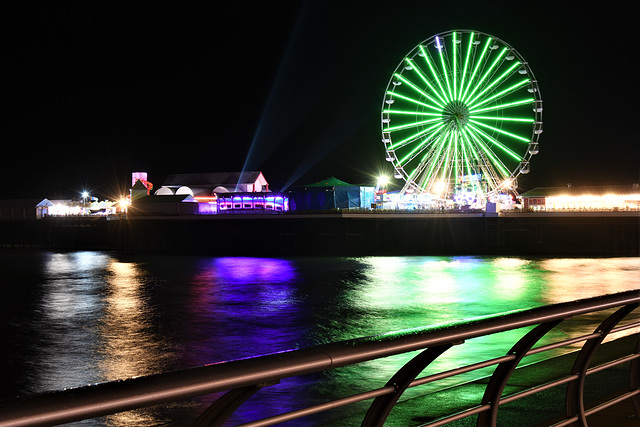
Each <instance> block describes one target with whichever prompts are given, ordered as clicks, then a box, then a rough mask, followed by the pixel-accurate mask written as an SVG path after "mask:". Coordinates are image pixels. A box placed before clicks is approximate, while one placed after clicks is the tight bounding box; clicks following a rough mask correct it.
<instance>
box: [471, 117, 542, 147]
mask: <svg viewBox="0 0 640 427" xmlns="http://www.w3.org/2000/svg"><path fill="white" fill-rule="evenodd" d="M469 122H470V123H474V124H476V125H478V126H482V127H483V128H486V129H491V130H492V131H494V132H498V133H500V134H502V135H505V136H508V137H511V138H513V139H516V140H518V141H522V142H526V143H527V144H528V143H529V142H530V141H531V140H530V139H529V138H524V137H522V136H520V135H516V134H515V133H513V132H507V131H506V130H502V129H498V128H497V127H495V126H490V125H488V124H486V123H482V122H480V121H478V120H471V119H470V120H469Z"/></svg>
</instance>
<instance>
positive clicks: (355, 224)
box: [0, 212, 640, 256]
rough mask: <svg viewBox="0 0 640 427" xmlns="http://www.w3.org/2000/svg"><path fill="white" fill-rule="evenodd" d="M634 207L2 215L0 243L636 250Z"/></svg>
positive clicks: (554, 252)
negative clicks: (114, 216) (118, 216)
mask: <svg viewBox="0 0 640 427" xmlns="http://www.w3.org/2000/svg"><path fill="white" fill-rule="evenodd" d="M639 241H640V213H638V212H604V213H587V212H585V213H567V214H560V213H557V214H552V213H530V214H528V213H519V214H510V215H509V214H506V215H505V214H501V215H499V216H485V215H484V214H482V213H479V214H416V213H397V214H384V213H327V214H306V215H305V214H282V215H219V216H207V217H205V216H185V217H130V218H128V219H127V218H122V219H119V220H107V219H106V218H46V219H43V220H33V221H6V222H0V245H1V246H3V247H35V248H42V249H51V250H85V249H87V250H88V249H99V250H117V251H135V252H137V251H143V252H158V253H176V254H177V253H191V254H203V255H220V256H301V255H341V256H365V255H529V256H640V242H639Z"/></svg>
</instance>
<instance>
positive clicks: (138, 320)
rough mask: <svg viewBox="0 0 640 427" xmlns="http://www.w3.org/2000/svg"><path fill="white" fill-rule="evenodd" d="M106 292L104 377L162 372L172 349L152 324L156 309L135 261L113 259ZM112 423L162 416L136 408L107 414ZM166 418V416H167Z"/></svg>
mask: <svg viewBox="0 0 640 427" xmlns="http://www.w3.org/2000/svg"><path fill="white" fill-rule="evenodd" d="M107 271H108V272H109V273H110V274H109V276H108V278H107V288H106V291H105V296H104V316H103V317H102V322H101V323H102V325H101V328H100V334H101V336H102V340H103V343H102V348H101V354H102V358H101V360H100V369H101V371H102V376H103V380H105V381H110V380H118V379H124V378H130V377H135V376H140V375H147V374H152V373H157V372H162V371H164V370H165V369H166V367H167V365H168V364H169V362H170V361H171V353H172V352H170V351H165V349H163V342H162V340H161V339H160V338H158V337H157V336H156V334H155V333H154V331H153V329H152V327H153V318H154V309H153V307H152V306H151V305H150V304H149V302H148V301H147V299H146V298H147V297H148V295H149V293H148V292H147V293H145V292H144V289H143V287H144V284H143V283H142V282H141V280H140V278H141V274H140V272H139V271H138V266H137V265H136V264H134V263H125V262H119V261H116V260H111V262H110V263H109V264H108V266H107ZM106 420H107V422H108V423H109V424H112V425H127V426H135V425H158V424H160V423H161V422H162V420H160V419H158V415H157V414H156V413H154V412H152V411H149V410H144V409H141V410H135V411H128V412H122V413H118V414H113V415H110V416H108V417H106ZM165 421H166V420H165Z"/></svg>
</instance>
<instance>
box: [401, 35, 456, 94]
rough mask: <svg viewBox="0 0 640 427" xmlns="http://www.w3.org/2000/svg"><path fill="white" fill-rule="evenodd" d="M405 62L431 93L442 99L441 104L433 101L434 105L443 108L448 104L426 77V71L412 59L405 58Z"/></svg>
mask: <svg viewBox="0 0 640 427" xmlns="http://www.w3.org/2000/svg"><path fill="white" fill-rule="evenodd" d="M421 47H422V46H421ZM405 62H406V63H407V64H408V66H409V69H410V70H413V71H414V72H415V73H416V74H417V75H418V77H420V79H421V80H422V81H423V82H424V83H425V84H426V85H427V87H428V88H429V89H430V90H431V92H432V93H433V94H435V95H436V96H437V97H438V98H439V99H440V102H436V101H432V102H434V103H436V104H438V105H441V106H442V105H444V104H446V103H447V100H446V98H443V97H442V95H441V92H440V91H438V90H437V89H436V88H435V87H434V86H433V84H431V82H430V81H429V79H428V78H427V76H426V75H425V73H424V71H422V69H421V68H420V67H419V66H418V65H417V64H416V63H415V62H414V61H413V60H412V59H411V58H405ZM396 74H397V73H396Z"/></svg>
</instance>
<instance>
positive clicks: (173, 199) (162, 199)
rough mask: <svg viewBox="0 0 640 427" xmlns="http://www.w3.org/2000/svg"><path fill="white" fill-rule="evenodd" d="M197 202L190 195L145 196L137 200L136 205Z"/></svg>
mask: <svg viewBox="0 0 640 427" xmlns="http://www.w3.org/2000/svg"><path fill="white" fill-rule="evenodd" d="M195 201H196V200H195V199H194V198H193V197H192V196H191V195H190V194H179V195H170V196H143V197H140V198H139V199H136V200H135V202H134V203H135V204H136V205H139V204H150V203H152V204H156V203H180V202H195Z"/></svg>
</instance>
